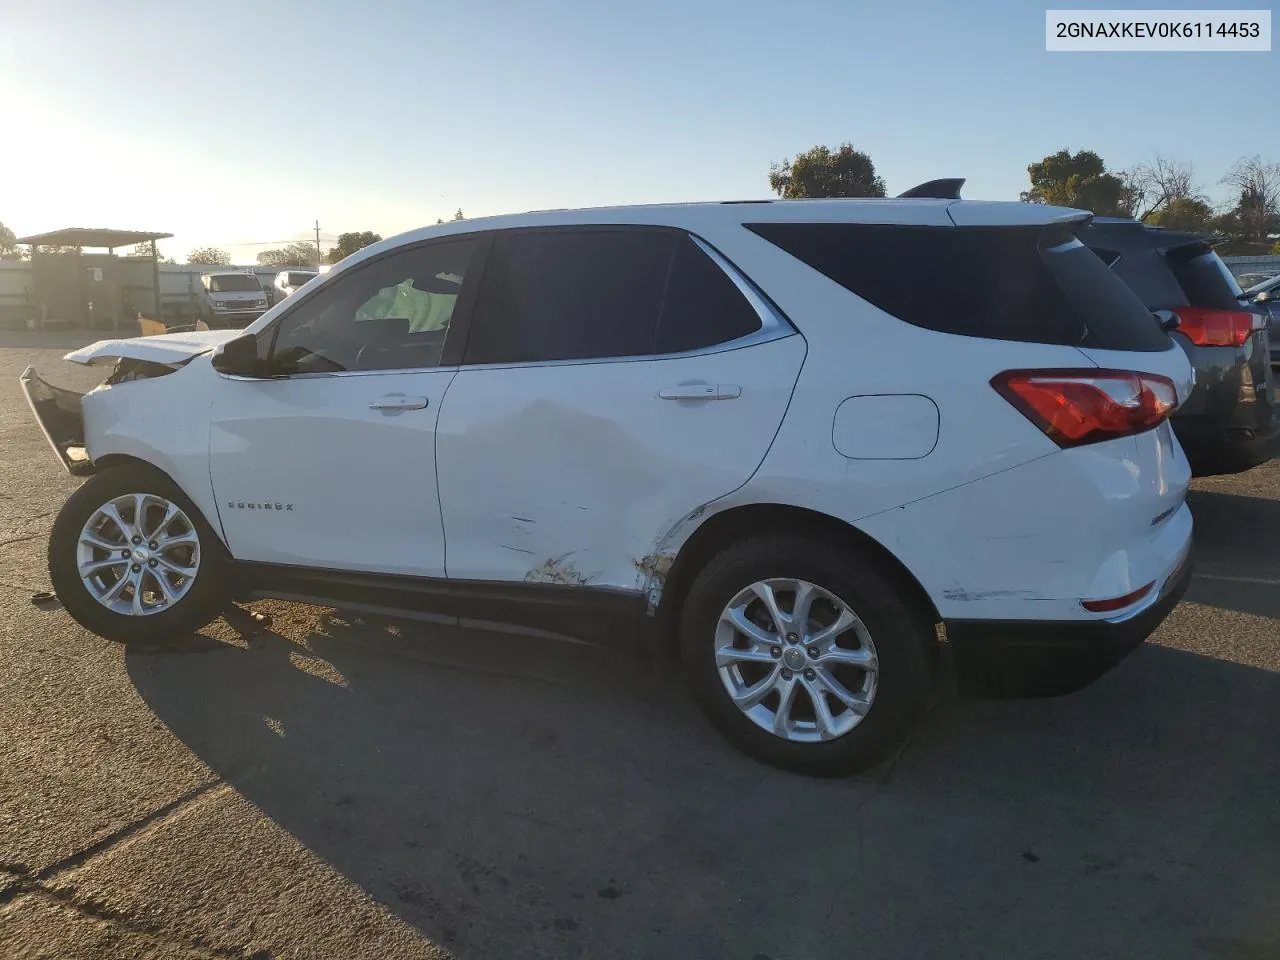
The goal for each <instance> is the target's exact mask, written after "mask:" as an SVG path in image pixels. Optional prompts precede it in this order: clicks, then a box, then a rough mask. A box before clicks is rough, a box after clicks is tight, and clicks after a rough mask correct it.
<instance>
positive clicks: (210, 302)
mask: <svg viewBox="0 0 1280 960" xmlns="http://www.w3.org/2000/svg"><path fill="white" fill-rule="evenodd" d="M200 284H201V286H203V287H204V309H203V311H202V312H203V314H204V319H205V321H206V322H207V323H208V324H209V326H210V327H246V326H248V325H249V324H250V323H252V322H253V321H254V320H257V319H258V318H259V317H260V316H262V315H263V314H264V313H266V312H267V294H266V291H265V290H263V289H262V282H261V281H260V280H259V279H258V277H257V275H255V274H252V273H247V272H245V271H234V272H230V271H229V272H227V273H206V274H202V275H201V277H200Z"/></svg>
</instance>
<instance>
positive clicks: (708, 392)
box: [658, 383, 742, 400]
mask: <svg viewBox="0 0 1280 960" xmlns="http://www.w3.org/2000/svg"><path fill="white" fill-rule="evenodd" d="M658 396H659V397H661V398H662V399H663V400H736V399H737V398H738V397H740V396H742V388H741V387H740V386H738V385H737V384H736V383H682V384H680V385H679V386H676V387H667V388H666V389H665V390H660V391H658Z"/></svg>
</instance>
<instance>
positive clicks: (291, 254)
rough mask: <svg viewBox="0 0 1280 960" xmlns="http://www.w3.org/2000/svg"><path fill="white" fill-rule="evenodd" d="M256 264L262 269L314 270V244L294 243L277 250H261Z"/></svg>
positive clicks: (315, 258)
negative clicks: (290, 268) (303, 268)
mask: <svg viewBox="0 0 1280 960" xmlns="http://www.w3.org/2000/svg"><path fill="white" fill-rule="evenodd" d="M258 263H260V264H261V265H262V266H264V267H307V268H308V269H311V270H314V269H315V268H316V263H317V256H316V248H315V244H312V243H306V242H305V241H295V242H294V243H290V244H288V245H287V246H284V247H281V248H279V249H278V250H263V251H262V252H261V253H260V254H258Z"/></svg>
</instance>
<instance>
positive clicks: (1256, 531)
mask: <svg viewBox="0 0 1280 960" xmlns="http://www.w3.org/2000/svg"><path fill="white" fill-rule="evenodd" d="M84 341H85V338H84V337H83V336H82V335H75V336H73V335H48V334H43V335H36V334H25V333H3V334H0V957H3V958H6V960H7V958H36V957H40V958H58V960H81V958H84V960H89V958H92V960H114V958H121V960H123V958H129V960H133V958H138V957H149V958H163V960H169V958H190V957H201V958H209V957H227V958H238V960H266V958H293V957H324V958H343V960H346V958H357V957H360V958H363V957H377V958H384V957H385V958H402V957H403V958H408V957H415V958H416V957H424V958H425V957H446V956H455V957H459V958H465V960H481V958H514V957H609V958H631V957H636V958H641V957H645V958H648V957H652V958H664V960H665V958H686V957H688V958H721V957H724V958H741V960H802V958H837V957H838V958H845V957H856V958H859V960H872V958H902V957H912V958H930V957H937V958H947V960H955V958H970V957H971V958H1022V957H1026V958H1078V957H1082V956H1089V957H1117V958H1121V957H1123V958H1132V957H1159V958H1162V960H1169V958H1184V957H1185V958H1241V960H1245V958H1248V960H1263V958H1275V957H1280V911H1277V909H1276V906H1277V902H1278V900H1277V897H1278V895H1280V843H1278V842H1277V838H1280V802H1278V801H1277V797H1278V796H1280V751H1278V750H1277V741H1278V738H1277V735H1276V732H1275V731H1276V729H1277V726H1278V725H1280V466H1278V465H1276V464H1270V465H1267V466H1264V467H1261V468H1258V469H1256V470H1253V471H1251V472H1249V473H1247V474H1243V475H1241V476H1238V477H1232V478H1218V479H1212V480H1205V481H1198V482H1197V483H1196V484H1195V490H1194V491H1193V493H1192V496H1191V501H1190V502H1191V505H1192V510H1193V513H1194V514H1195V518H1196V535H1197V573H1196V577H1195V580H1194V581H1193V584H1192V587H1191V590H1190V592H1189V593H1188V596H1187V599H1186V601H1185V602H1184V603H1183V604H1182V605H1181V606H1179V607H1178V608H1177V609H1176V610H1175V611H1174V612H1173V614H1172V615H1171V616H1170V617H1169V619H1168V620H1167V621H1166V623H1165V624H1164V625H1163V626H1162V627H1161V629H1160V630H1159V632H1158V633H1157V635H1156V636H1155V638H1154V639H1153V640H1152V641H1151V642H1150V643H1148V644H1146V645H1145V646H1144V647H1143V648H1142V649H1140V650H1139V651H1138V652H1137V653H1135V654H1134V655H1133V656H1132V657H1130V658H1129V659H1128V660H1126V661H1125V662H1124V663H1123V664H1122V665H1121V666H1120V667H1118V668H1117V669H1116V670H1114V671H1113V672H1112V673H1110V674H1109V675H1108V676H1106V677H1105V678H1103V679H1102V680H1101V681H1099V682H1098V683H1096V684H1094V685H1093V686H1091V687H1090V688H1088V689H1087V690H1085V691H1082V692H1080V693H1078V694H1075V695H1072V696H1069V697H1063V698H1059V699H1054V700H1043V701H1016V702H982V701H966V700H959V699H957V698H956V697H955V696H954V695H953V694H951V693H950V692H948V691H947V690H946V689H945V688H944V690H943V691H942V692H941V693H940V695H939V701H938V703H937V705H936V706H935V708H934V709H933V710H932V712H931V713H930V715H929V716H928V717H927V718H926V720H925V721H924V722H923V723H922V724H921V725H920V727H919V728H918V729H917V730H916V731H915V733H914V735H913V736H912V738H911V740H910V742H909V743H908V744H907V745H906V746H905V748H904V749H903V750H902V751H901V752H900V753H899V754H898V755H897V756H896V757H895V758H894V759H893V760H891V761H890V762H887V763H885V764H883V765H881V766H880V767H878V768H877V769H875V770H873V771H871V772H869V773H867V774H865V775H863V776H859V777H855V778H851V779H845V780H812V779H806V778H803V777H799V776H796V775H792V774H787V773H782V772H778V771H774V770H771V769H768V768H765V767H762V766H759V765H757V764H754V763H752V762H751V761H749V760H747V759H745V758H743V757H741V756H740V755H738V754H737V753H735V752H734V751H733V750H732V749H730V748H729V747H728V746H727V745H726V744H725V743H724V742H722V741H721V740H720V738H719V737H718V736H717V735H716V734H714V733H713V732H712V731H711V730H710V728H709V727H708V726H707V725H706V724H705V723H704V722H703V721H702V719H701V718H700V716H699V714H698V713H697V711H696V709H695V707H694V706H693V704H692V702H691V700H690V698H689V696H688V695H687V693H686V691H685V689H684V687H683V684H682V683H681V682H680V680H679V678H678V675H677V674H676V672H675V671H674V670H673V669H672V666H671V664H670V663H668V662H666V661H664V660H662V659H659V658H655V659H643V658H637V657H632V656H628V655H624V654H622V653H618V652H613V651H605V650H601V649H597V648H594V647H589V646H578V645H573V644H567V643H560V642H555V641H547V640H541V639H539V640H533V639H529V638H520V637H514V636H509V635H499V634H488V633H481V632H477V631H470V630H467V631H464V630H453V629H442V628H439V627H428V626H423V625H420V624H412V623H403V622H396V621H390V620H387V621H382V620H374V619H371V618H369V619H361V618H356V617H353V616H351V615H344V614H342V613H338V612H334V611H326V610H323V609H321V608H317V607H308V606H302V605H296V604H285V603H269V602H263V603H258V604H255V605H254V606H253V608H252V609H254V610H258V611H262V612H266V613H268V614H270V616H271V623H270V625H269V626H263V625H262V624H261V623H258V622H256V621H255V620H254V619H253V618H251V617H249V616H248V615H247V614H246V615H242V616H237V617H233V619H232V622H227V621H225V620H224V621H219V622H218V623H216V624H214V625H212V626H211V627H210V628H208V629H206V630H205V631H203V632H202V634H200V635H199V636H196V637H193V638H191V639H190V640H186V641H183V642H182V643H181V644H179V645H178V646H177V647H175V648H171V649H167V650H155V649H151V650H148V649H131V648H127V647H122V646H119V645H116V644H113V643H109V642H107V641H104V640H101V639H99V638H97V637H94V636H92V635H90V634H88V633H86V632H85V631H84V630H82V629H81V628H80V627H78V626H77V625H76V624H75V623H74V622H72V620H71V619H70V618H69V617H68V616H67V615H66V614H65V613H63V612H62V611H61V610H58V609H56V608H55V609H52V610H47V609H40V608H38V607H37V606H35V605H33V604H32V602H31V595H32V594H33V593H34V592H35V591H38V590H42V589H48V578H47V573H46V571H45V560H44V556H45V538H46V536H47V534H48V530H49V527H50V525H51V524H52V522H53V517H54V515H55V514H56V511H57V510H58V508H59V506H60V505H61V503H62V501H63V500H64V499H65V497H66V496H67V494H68V493H69V492H70V491H71V490H73V489H74V488H75V485H76V481H75V480H73V479H71V478H69V477H68V476H66V475H65V474H64V473H63V472H62V470H61V468H60V467H59V466H58V465H57V464H56V463H55V461H54V459H53V455H52V453H51V452H50V451H49V449H48V447H47V446H46V445H45V443H44V440H43V438H42V437H41V436H40V434H39V432H38V430H37V429H36V427H35V424H34V422H33V421H32V419H31V416H30V413H29V411H28V410H27V408H26V405H25V404H24V403H23V402H22V399H21V394H20V392H19V389H18V384H17V375H18V373H19V372H20V371H21V370H22V368H23V367H24V366H25V365H26V364H27V363H35V364H36V365H37V368H38V369H40V370H41V371H42V372H44V373H46V374H47V375H48V377H49V379H50V380H52V381H53V382H55V383H58V384H60V385H65V386H70V387H73V388H76V389H85V388H87V387H90V386H92V385H93V384H94V383H95V382H96V381H97V380H98V379H100V374H95V371H92V370H85V369H83V368H78V367H74V366H72V365H70V364H66V363H63V362H61V361H60V359H59V357H60V356H61V354H62V353H63V352H65V351H66V350H67V349H70V348H71V347H73V346H76V345H79V344H80V343H83V342H84Z"/></svg>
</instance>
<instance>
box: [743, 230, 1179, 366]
mask: <svg viewBox="0 0 1280 960" xmlns="http://www.w3.org/2000/svg"><path fill="white" fill-rule="evenodd" d="M747 227H748V229H750V230H752V231H753V232H755V233H757V234H759V235H760V236H762V237H764V238H765V239H766V240H768V241H770V242H771V243H774V244H776V245H777V246H779V247H781V248H782V249H783V250H785V251H786V252H787V253H789V254H791V255H792V256H794V257H796V258H798V259H800V260H802V261H804V262H805V263H806V264H808V265H809V266H811V267H813V268H814V269H815V270H818V271H819V272H820V273H822V274H824V275H825V276H827V277H829V278H830V279H832V280H834V281H835V282H836V283H838V284H840V285H841V286H843V287H845V288H846V289H847V290H850V291H852V292H853V293H855V294H857V295H858V296H860V297H862V298H863V299H864V300H868V301H870V302H871V303H873V304H875V305H876V306H877V307H879V308H880V309H881V310H884V311H885V312H886V313H890V314H892V315H893V316H895V317H897V318H898V319H900V320H905V321H906V322H907V323H911V324H914V325H916V326H919V327H926V328H928V329H930V330H937V331H939V332H942V333H954V334H960V335H962V336H971V337H985V338H989V339H996V340H1017V341H1023V342H1032V343H1056V344H1066V345H1072V346H1077V345H1078V346H1094V347H1102V348H1106V349H1113V350H1148V351H1156V350H1165V349H1168V347H1169V346H1170V341H1169V339H1168V337H1167V336H1166V335H1165V334H1164V333H1163V332H1162V331H1161V330H1160V328H1159V326H1158V325H1157V323H1156V322H1155V320H1154V318H1153V317H1152V316H1151V314H1150V312H1149V311H1148V310H1147V309H1146V308H1145V307H1144V306H1143V304H1142V302H1141V301H1140V300H1138V298H1137V297H1136V296H1134V294H1133V292H1132V291H1130V290H1129V289H1128V287H1126V286H1125V285H1124V283H1123V282H1122V281H1120V280H1118V279H1117V278H1116V277H1115V276H1114V275H1113V274H1112V273H1111V271H1110V270H1108V269H1107V267H1106V265H1105V264H1104V263H1103V262H1102V261H1101V260H1100V259H1099V258H1098V257H1097V256H1095V255H1094V254H1093V253H1092V252H1091V251H1090V250H1089V249H1088V248H1087V247H1085V246H1084V245H1083V244H1081V243H1080V242H1079V241H1078V240H1076V239H1075V237H1074V235H1073V234H1072V233H1071V232H1070V231H1068V230H1063V229H1054V228H1044V227H920V226H898V225H888V224H860V223H757V224H748V225H747Z"/></svg>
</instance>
